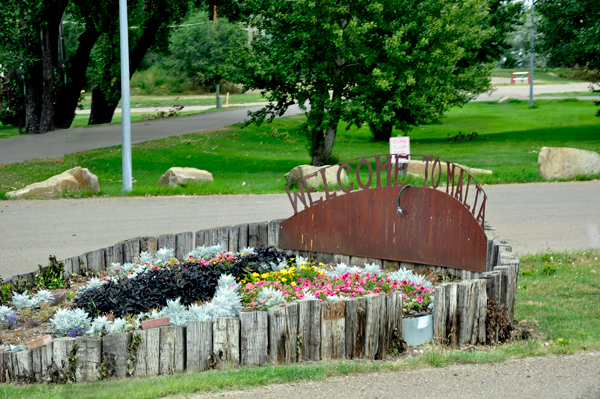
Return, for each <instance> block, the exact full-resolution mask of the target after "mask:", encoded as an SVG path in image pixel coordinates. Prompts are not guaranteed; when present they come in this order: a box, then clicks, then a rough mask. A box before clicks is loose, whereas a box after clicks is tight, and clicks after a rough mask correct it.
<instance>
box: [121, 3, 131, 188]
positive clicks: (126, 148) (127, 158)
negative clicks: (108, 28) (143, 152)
mask: <svg viewBox="0 0 600 399" xmlns="http://www.w3.org/2000/svg"><path fill="white" fill-rule="evenodd" d="M127 29H128V24H127V0H119V31H120V42H121V46H120V47H121V118H122V125H121V132H122V136H123V146H122V147H123V148H122V157H123V191H131V185H132V180H133V178H132V172H131V170H132V166H131V113H130V107H129V103H130V101H129V37H128V36H129V35H128V33H127Z"/></svg>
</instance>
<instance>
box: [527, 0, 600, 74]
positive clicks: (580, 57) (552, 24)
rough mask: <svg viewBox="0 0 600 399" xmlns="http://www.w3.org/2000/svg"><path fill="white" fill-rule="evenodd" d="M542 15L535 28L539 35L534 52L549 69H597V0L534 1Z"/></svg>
mask: <svg viewBox="0 0 600 399" xmlns="http://www.w3.org/2000/svg"><path fill="white" fill-rule="evenodd" d="M535 10H536V12H539V13H540V14H542V15H543V18H542V20H541V23H540V24H538V26H537V27H536V28H537V29H538V30H539V31H541V32H542V33H543V37H542V40H541V42H540V43H539V44H537V45H536V52H539V53H542V54H544V55H545V56H546V57H547V59H548V63H549V64H550V65H551V66H566V67H575V66H577V67H580V68H588V69H592V70H600V2H599V1H598V0H560V1H559V0H536V2H535Z"/></svg>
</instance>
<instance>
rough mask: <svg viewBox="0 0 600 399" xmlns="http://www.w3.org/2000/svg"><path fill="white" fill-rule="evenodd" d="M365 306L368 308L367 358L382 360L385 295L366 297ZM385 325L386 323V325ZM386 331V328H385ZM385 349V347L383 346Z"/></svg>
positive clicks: (366, 330)
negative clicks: (382, 324) (382, 323)
mask: <svg viewBox="0 0 600 399" xmlns="http://www.w3.org/2000/svg"><path fill="white" fill-rule="evenodd" d="M364 298H365V304H366V308H367V313H366V324H365V358H367V359H372V360H374V359H376V358H377V359H381V357H380V356H381V352H382V350H381V349H380V346H381V345H382V344H384V343H383V342H381V334H380V331H381V329H382V326H381V321H382V317H384V316H385V296H384V295H366V296H365V297H364ZM384 324H385V323H384ZM384 329H385V327H384ZM383 348H385V345H384V346H383Z"/></svg>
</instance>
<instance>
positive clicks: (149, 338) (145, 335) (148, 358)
mask: <svg viewBox="0 0 600 399" xmlns="http://www.w3.org/2000/svg"><path fill="white" fill-rule="evenodd" d="M136 334H140V336H141V339H142V340H141V341H140V344H139V346H138V351H137V363H136V365H135V371H134V373H133V375H134V376H136V377H145V376H153V375H158V374H159V373H160V328H151V329H148V330H141V331H136Z"/></svg>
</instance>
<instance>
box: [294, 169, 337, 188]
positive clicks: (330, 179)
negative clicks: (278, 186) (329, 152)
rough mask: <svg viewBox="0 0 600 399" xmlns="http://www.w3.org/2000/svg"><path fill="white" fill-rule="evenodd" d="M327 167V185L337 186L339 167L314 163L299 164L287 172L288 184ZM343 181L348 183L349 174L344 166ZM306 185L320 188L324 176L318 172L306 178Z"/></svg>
mask: <svg viewBox="0 0 600 399" xmlns="http://www.w3.org/2000/svg"><path fill="white" fill-rule="evenodd" d="M323 168H327V169H325V179H326V180H327V186H328V187H332V186H337V184H338V169H339V166H338V167H335V166H334V167H332V168H330V167H329V165H325V166H312V165H298V166H296V167H295V168H294V169H292V170H290V171H289V172H288V173H286V174H285V180H286V181H287V183H288V184H290V183H293V182H295V181H298V180H300V179H302V178H303V177H304V176H306V175H310V174H311V173H315V172H318V171H319V170H321V169H323ZM340 180H341V183H342V184H344V185H346V186H347V185H348V176H347V175H346V170H345V169H343V168H342V173H341V174H340ZM306 185H307V186H308V188H314V189H317V190H318V189H320V188H321V187H323V177H322V176H321V173H318V174H317V176H315V177H311V178H310V179H307V180H306Z"/></svg>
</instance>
